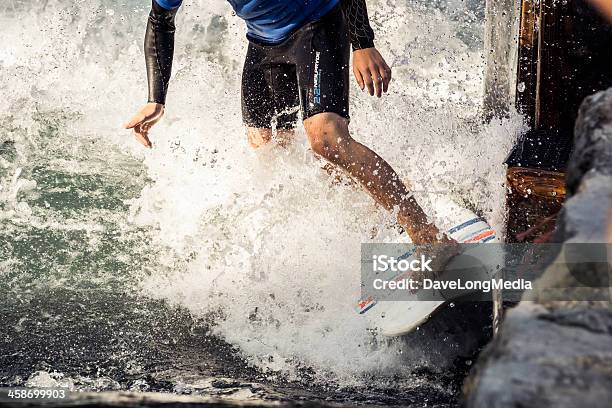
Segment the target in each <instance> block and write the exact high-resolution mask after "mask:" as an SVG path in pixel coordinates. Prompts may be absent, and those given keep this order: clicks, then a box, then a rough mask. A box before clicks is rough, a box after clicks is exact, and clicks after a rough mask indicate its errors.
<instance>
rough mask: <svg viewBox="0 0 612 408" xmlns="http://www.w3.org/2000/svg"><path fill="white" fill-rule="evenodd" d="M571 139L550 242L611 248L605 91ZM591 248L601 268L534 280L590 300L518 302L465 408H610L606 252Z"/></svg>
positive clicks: (611, 104) (555, 272)
mask: <svg viewBox="0 0 612 408" xmlns="http://www.w3.org/2000/svg"><path fill="white" fill-rule="evenodd" d="M575 137H576V140H575V146H574V151H573V153H572V156H571V158H570V163H569V166H568V170H567V171H568V174H567V187H568V193H569V194H571V195H572V196H571V197H570V198H569V199H568V200H567V201H566V202H565V204H564V208H563V210H562V212H561V214H560V216H559V221H558V224H557V228H556V231H555V236H554V237H555V241H557V242H560V243H591V244H594V243H606V242H610V238H612V237H611V236H610V227H609V224H610V221H611V219H610V218H611V215H612V213H611V209H612V89H609V90H607V91H605V92H599V93H597V94H595V95H593V96H590V97H588V98H586V99H585V100H584V102H583V103H582V106H581V108H580V114H579V117H578V120H577V122H576V136H575ZM593 248H595V250H603V251H606V250H607V251H608V252H607V254H608V264H607V265H606V264H604V265H603V267H602V265H601V264H597V263H591V264H587V263H584V264H579V265H577V266H575V265H572V266H571V267H569V266H566V267H561V268H560V267H559V266H558V265H557V266H554V265H551V266H549V267H548V268H547V269H546V270H545V272H544V274H543V275H542V277H541V278H540V282H546V285H545V287H548V288H550V287H558V288H564V291H565V292H564V297H563V298H564V299H572V298H574V299H579V298H580V299H585V296H586V297H587V298H588V299H593V300H590V301H551V300H550V299H549V298H542V297H538V296H537V295H531V297H524V298H523V301H522V302H520V303H519V305H518V306H517V307H516V308H514V309H512V310H510V311H509V312H508V313H507V316H506V319H505V321H504V323H503V325H502V328H501V330H500V332H499V334H498V336H497V337H496V338H495V339H494V340H493V342H492V343H491V344H489V346H487V348H486V349H485V351H484V352H483V353H482V354H481V355H480V357H479V359H478V362H477V363H476V365H475V366H474V368H473V370H472V371H471V373H470V375H469V377H468V378H467V379H466V381H465V383H464V389H463V404H464V405H465V406H466V407H476V408H480V407H483V408H491V407H555V408H558V407H568V408H569V407H572V408H573V407H586V406H588V407H609V406H610V401H611V400H612V309H611V308H610V298H611V290H610V266H609V262H610V261H609V259H610V254H611V253H610V251H609V250H608V249H607V247H606V246H605V245H601V246H599V247H597V246H593ZM559 256H560V257H562V256H563V257H566V258H567V257H571V256H572V253H571V249H565V248H564V249H563V250H562V251H561V252H560V254H559ZM585 282H587V283H588V285H584V283H585ZM576 283H578V285H576ZM580 283H582V285H580ZM572 286H574V287H572ZM575 286H582V287H575ZM584 286H598V287H592V288H585V287H584Z"/></svg>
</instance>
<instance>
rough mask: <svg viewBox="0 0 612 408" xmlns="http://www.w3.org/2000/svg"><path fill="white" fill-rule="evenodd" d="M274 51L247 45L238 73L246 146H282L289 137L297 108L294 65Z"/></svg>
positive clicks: (273, 49) (270, 48) (271, 48)
mask: <svg viewBox="0 0 612 408" xmlns="http://www.w3.org/2000/svg"><path fill="white" fill-rule="evenodd" d="M280 57H282V55H279V52H278V50H276V49H275V48H274V47H262V46H260V45H258V44H255V43H253V42H249V48H248V51H247V55H246V58H245V62H244V68H243V71H242V119H243V122H244V124H245V125H246V127H247V140H248V142H249V144H250V145H251V146H252V147H254V148H258V147H260V146H262V145H264V144H266V143H268V142H269V141H271V140H274V141H275V142H277V143H278V144H280V145H281V146H284V145H286V144H287V143H288V141H289V140H290V139H291V138H292V136H293V128H294V127H295V124H296V121H297V109H296V108H295V107H296V106H297V105H298V104H299V99H298V89H297V78H296V72H295V65H292V64H288V63H283V60H282V59H280V60H279V58H280Z"/></svg>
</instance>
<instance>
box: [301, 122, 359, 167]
mask: <svg viewBox="0 0 612 408" xmlns="http://www.w3.org/2000/svg"><path fill="white" fill-rule="evenodd" d="M304 128H305V130H306V134H307V135H308V141H309V142H310V147H311V148H312V151H313V152H315V153H316V154H318V155H320V156H322V157H323V158H325V159H326V160H329V161H331V162H337V161H339V160H340V159H341V157H342V156H343V154H344V153H345V150H346V147H347V145H348V143H350V136H349V133H348V122H347V120H346V119H345V118H343V117H341V116H339V115H337V114H333V113H320V114H318V115H315V116H313V117H311V118H308V119H306V120H305V121H304Z"/></svg>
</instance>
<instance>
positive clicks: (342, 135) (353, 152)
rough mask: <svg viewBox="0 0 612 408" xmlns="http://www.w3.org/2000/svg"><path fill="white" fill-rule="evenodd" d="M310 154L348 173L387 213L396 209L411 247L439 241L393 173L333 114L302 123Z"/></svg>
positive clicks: (344, 122)
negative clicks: (415, 244)
mask: <svg viewBox="0 0 612 408" xmlns="http://www.w3.org/2000/svg"><path fill="white" fill-rule="evenodd" d="M304 127H305V129H306V134H307V135H308V140H309V141H310V145H311V147H312V150H313V151H314V152H315V153H316V154H318V155H320V156H321V157H323V158H325V159H326V160H327V161H329V162H330V163H332V164H334V165H336V166H339V167H340V168H342V169H343V170H345V171H346V172H348V173H349V174H350V175H351V176H352V177H353V178H354V179H356V180H357V181H359V183H360V184H361V185H362V186H363V187H364V188H365V189H366V190H367V191H368V192H369V193H370V194H371V195H372V196H373V197H374V199H375V200H376V201H377V202H378V203H380V204H381V205H382V206H383V207H385V208H386V209H388V210H390V211H391V210H394V209H397V210H398V213H397V220H398V222H399V223H400V224H401V225H402V226H403V227H404V228H405V229H406V232H407V233H408V235H410V238H411V239H412V240H413V241H414V242H415V243H419V244H421V243H432V242H437V241H439V238H438V237H437V234H438V229H437V228H436V227H435V226H434V225H433V224H430V223H428V221H427V216H426V215H425V213H424V212H423V210H422V208H421V207H420V206H419V205H418V203H417V202H416V200H415V199H414V197H413V196H412V195H411V194H410V192H409V191H408V189H407V188H406V186H405V185H404V183H403V182H402V181H401V179H400V178H399V176H398V175H397V173H396V172H395V170H393V168H392V167H391V166H390V165H389V163H387V162H386V161H385V160H383V159H382V158H381V157H380V156H379V155H377V154H376V153H375V152H373V151H372V150H370V149H369V148H368V147H367V146H364V145H363V144H361V143H359V142H357V141H356V140H354V139H353V138H352V137H351V136H350V134H349V131H348V120H347V119H346V118H343V117H341V116H340V115H338V114H336V113H319V114H317V115H314V116H312V117H310V118H308V119H306V120H305V121H304Z"/></svg>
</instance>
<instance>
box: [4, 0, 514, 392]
mask: <svg viewBox="0 0 612 408" xmlns="http://www.w3.org/2000/svg"><path fill="white" fill-rule="evenodd" d="M145 3H146V2H145ZM145 3H142V2H136V1H128V2H127V3H125V4H122V5H119V4H116V3H114V2H106V1H87V2H85V1H76V2H75V1H67V0H49V1H44V2H43V1H39V2H36V1H27V2H26V1H17V0H16V1H13V2H10V3H9V4H8V5H7V4H4V5H2V6H0V22H1V23H2V24H1V25H0V26H1V27H2V28H1V29H0V30H1V31H0V38H2V47H0V70H1V72H2V75H1V77H0V78H1V79H0V91H1V93H2V95H4V98H2V99H1V100H0V112H2V113H1V114H0V181H1V187H2V189H1V190H0V223H1V224H2V232H0V251H1V252H0V255H2V256H1V257H0V276H2V277H3V278H5V279H4V283H2V284H1V286H0V288H1V289H2V291H3V292H4V293H6V294H7V296H10V297H14V296H16V297H17V298H18V299H22V300H23V299H31V298H32V297H33V296H35V295H34V294H33V293H36V291H37V290H39V291H40V290H48V289H49V288H71V289H82V288H88V289H92V290H99V291H129V292H130V293H134V294H136V295H137V296H142V297H145V298H153V299H159V300H164V301H167V302H168V303H170V304H172V305H176V306H180V307H182V308H186V309H187V310H189V311H190V313H192V314H193V315H194V316H196V317H198V318H202V319H205V320H206V322H207V324H209V325H210V327H211V330H212V333H213V334H214V335H215V336H217V337H218V338H220V339H223V340H225V341H226V342H228V343H229V344H231V345H233V346H236V347H237V350H238V351H237V352H238V353H239V354H240V356H241V357H242V358H244V359H246V361H247V362H248V364H249V365H251V366H254V367H256V368H258V369H259V370H263V371H264V372H265V371H270V372H282V373H284V374H287V375H289V377H292V376H296V375H297V374H298V373H299V372H300V370H301V369H303V368H305V367H307V368H309V369H311V370H313V372H314V373H315V377H317V376H318V378H319V380H320V381H326V380H329V378H333V379H334V381H337V382H338V383H341V384H352V383H355V382H359V379H360V378H362V377H363V376H364V375H366V376H367V377H368V378H371V377H372V376H381V377H390V376H393V375H401V374H402V373H404V374H406V373H408V372H409V371H410V367H409V364H407V362H406V361H405V359H399V358H398V353H400V352H401V346H400V345H399V344H398V343H397V342H388V341H380V339H377V338H376V337H375V336H372V334H371V333H370V332H368V330H367V327H366V323H365V321H363V320H362V319H360V316H359V315H357V314H356V313H355V311H354V308H353V306H354V304H355V301H356V300H357V299H358V297H359V290H360V287H359V276H360V275H359V268H360V244H361V243H362V242H370V241H397V240H402V241H405V240H406V237H403V236H400V235H399V234H398V233H397V232H396V230H395V229H394V228H393V227H392V226H390V225H392V222H391V219H392V217H391V215H389V214H387V213H385V212H384V211H383V210H381V209H380V208H377V206H375V205H374V204H373V202H372V200H371V199H370V197H369V196H368V195H367V194H366V193H365V192H364V191H362V190H360V189H357V188H355V187H354V186H352V185H351V184H350V183H338V182H335V181H334V176H330V175H329V174H328V173H326V172H325V171H323V170H322V169H321V167H322V163H321V162H320V161H318V160H317V159H316V158H315V157H314V156H313V155H312V154H311V152H310V151H309V149H308V146H307V143H306V141H305V137H304V133H303V129H301V128H300V129H298V131H297V134H296V137H295V140H293V141H292V142H291V143H290V145H289V146H288V147H287V148H281V147H278V146H275V145H270V146H266V147H264V148H262V149H260V150H258V151H253V150H251V149H250V148H249V147H248V144H247V142H246V137H245V135H244V129H243V126H242V124H241V118H240V98H239V91H240V90H239V83H240V74H241V64H242V58H243V56H244V54H245V52H246V41H245V39H244V32H245V30H244V27H243V23H242V22H241V21H239V20H238V19H237V18H236V17H235V16H232V15H231V10H230V8H229V6H228V5H227V4H225V2H206V1H204V0H194V1H186V2H185V3H184V5H183V7H182V9H181V11H180V12H179V15H178V18H177V34H176V43H177V46H176V52H175V64H174V72H173V78H172V81H171V84H170V92H169V95H168V103H167V113H166V116H165V118H164V120H163V121H162V122H161V123H160V124H159V125H158V126H156V128H155V129H154V131H153V136H152V138H153V143H154V149H153V150H150V151H144V150H143V149H141V148H140V146H139V145H137V144H136V142H135V141H134V140H133V139H132V137H131V136H130V135H129V134H128V133H127V132H126V131H123V130H121V123H122V122H123V121H126V120H127V119H128V118H129V117H130V115H131V114H132V113H134V112H135V111H136V110H137V109H138V108H139V105H140V104H141V103H143V102H144V101H145V94H146V78H145V71H144V62H143V55H142V47H141V43H142V37H143V33H144V26H145V19H146V13H147V12H148V7H149V5H148V3H146V4H145ZM369 8H370V14H371V19H372V23H373V28H374V30H375V32H376V34H377V40H376V43H377V46H378V47H379V49H380V50H381V53H382V54H383V55H384V56H385V57H386V59H387V61H388V62H389V63H390V65H391V66H392V68H393V82H392V84H391V90H390V93H389V94H388V95H386V96H385V97H384V98H382V99H380V100H378V99H374V98H370V97H369V96H367V95H366V94H364V93H362V92H360V91H359V89H358V88H357V87H356V86H355V85H352V88H351V93H352V101H351V118H352V119H351V126H350V128H351V132H352V134H353V136H354V137H355V138H356V139H358V140H359V141H361V142H363V143H365V144H366V145H368V146H370V147H371V148H373V149H374V150H375V151H376V152H378V153H379V154H380V155H381V156H382V157H383V158H385V159H386V160H387V161H388V162H389V163H390V164H391V165H392V166H393V167H394V168H395V169H396V170H397V171H398V172H399V173H400V174H401V176H402V177H403V178H405V179H406V180H410V181H411V183H412V184H413V185H415V186H419V191H417V192H416V194H417V198H419V199H420V201H421V202H422V204H423V205H424V207H425V208H429V205H428V202H427V197H426V192H427V191H444V192H447V193H448V194H449V195H450V196H452V197H453V199H455V200H456V201H458V202H461V203H463V204H465V205H466V206H468V207H470V208H472V209H474V210H475V211H476V212H478V213H479V214H481V215H483V216H484V217H485V218H486V219H487V220H488V221H489V222H490V223H491V224H492V225H493V226H494V227H495V228H496V229H498V230H502V229H503V228H502V226H503V214H504V208H503V205H504V204H503V203H504V194H505V192H504V187H503V182H504V178H505V169H504V167H503V165H502V162H503V159H504V158H505V155H506V153H507V151H508V150H509V148H510V146H511V145H512V143H513V141H514V138H515V135H516V134H517V132H518V131H519V130H520V128H521V126H522V125H521V120H520V118H518V117H513V118H512V119H509V120H503V121H501V120H500V121H497V122H493V123H491V124H488V125H482V124H481V122H480V119H479V117H480V116H479V115H480V109H481V99H482V97H481V95H482V72H483V64H484V62H483V54H482V49H481V45H480V44H481V38H482V30H483V29H484V27H483V23H482V17H483V16H482V13H483V12H482V9H483V5H482V4H480V3H479V2H475V1H472V2H469V4H468V7H467V8H466V6H465V3H463V2H458V1H450V0H449V1H448V2H437V3H436V4H432V3H431V2H421V1H411V2H402V1H399V0H397V1H394V0H387V1H376V2H371V3H370V4H369ZM373 231H374V232H373ZM24 301H25V300H24ZM94 320H95V319H94ZM36 375H37V377H36V378H46V377H44V375H41V374H36ZM406 375H407V374H406Z"/></svg>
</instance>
